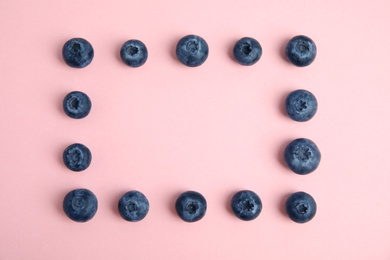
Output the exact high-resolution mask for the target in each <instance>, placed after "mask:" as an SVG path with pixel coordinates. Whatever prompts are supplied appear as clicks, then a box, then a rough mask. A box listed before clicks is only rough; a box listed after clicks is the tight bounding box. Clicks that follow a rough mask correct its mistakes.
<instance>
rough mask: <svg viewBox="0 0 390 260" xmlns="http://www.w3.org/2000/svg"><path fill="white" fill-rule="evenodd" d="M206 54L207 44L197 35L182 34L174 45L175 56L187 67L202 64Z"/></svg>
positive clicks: (207, 52) (207, 53)
mask: <svg viewBox="0 0 390 260" xmlns="http://www.w3.org/2000/svg"><path fill="white" fill-rule="evenodd" d="M208 55H209V46H208V45H207V43H206V41H205V40H204V39H203V38H201V37H199V36H197V35H187V36H184V37H183V38H181V39H180V41H179V42H178V43H177V45H176V56H177V58H178V59H179V60H180V62H181V63H183V64H184V65H186V66H188V67H197V66H200V65H202V64H203V62H205V61H206V59H207V57H208Z"/></svg>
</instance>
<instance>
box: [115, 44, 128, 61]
mask: <svg viewBox="0 0 390 260" xmlns="http://www.w3.org/2000/svg"><path fill="white" fill-rule="evenodd" d="M125 42H126V41H123V43H122V44H121V45H120V46H119V47H118V48H115V54H114V55H115V58H116V59H117V61H118V62H120V63H121V64H122V65H124V66H126V64H125V63H124V62H123V60H122V58H121V49H122V46H123V44H124V43H125Z"/></svg>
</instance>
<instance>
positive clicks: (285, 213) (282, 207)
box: [279, 192, 293, 217]
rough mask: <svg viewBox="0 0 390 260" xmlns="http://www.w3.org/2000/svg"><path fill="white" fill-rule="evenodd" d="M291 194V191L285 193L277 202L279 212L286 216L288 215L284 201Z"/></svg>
mask: <svg viewBox="0 0 390 260" xmlns="http://www.w3.org/2000/svg"><path fill="white" fill-rule="evenodd" d="M291 194H293V192H289V193H285V194H284V195H283V196H282V198H281V200H280V202H279V212H280V213H282V215H284V216H286V217H288V215H287V212H286V201H287V199H288V197H289V196H290V195H291Z"/></svg>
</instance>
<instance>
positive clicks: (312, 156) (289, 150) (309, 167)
mask: <svg viewBox="0 0 390 260" xmlns="http://www.w3.org/2000/svg"><path fill="white" fill-rule="evenodd" d="M320 160H321V153H320V150H318V147H317V146H316V145H315V143H314V142H313V141H311V140H309V139H306V138H299V139H295V140H294V141H292V142H291V143H289V144H288V145H287V147H286V149H285V150H284V161H285V162H286V164H287V166H288V167H289V168H290V169H291V170H292V171H293V172H295V173H297V174H302V175H303V174H308V173H311V172H312V171H314V170H315V169H317V167H318V165H319V164H320Z"/></svg>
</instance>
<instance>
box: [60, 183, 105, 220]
mask: <svg viewBox="0 0 390 260" xmlns="http://www.w3.org/2000/svg"><path fill="white" fill-rule="evenodd" d="M97 208H98V201H97V199H96V196H95V194H93V193H92V192H91V191H90V190H87V189H76V190H72V191H71V192H69V193H68V194H66V196H65V198H64V202H63V209H64V211H65V214H66V215H67V216H68V217H69V218H70V219H71V220H74V221H76V222H86V221H88V220H90V219H92V218H93V217H94V216H95V214H96V211H97Z"/></svg>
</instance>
